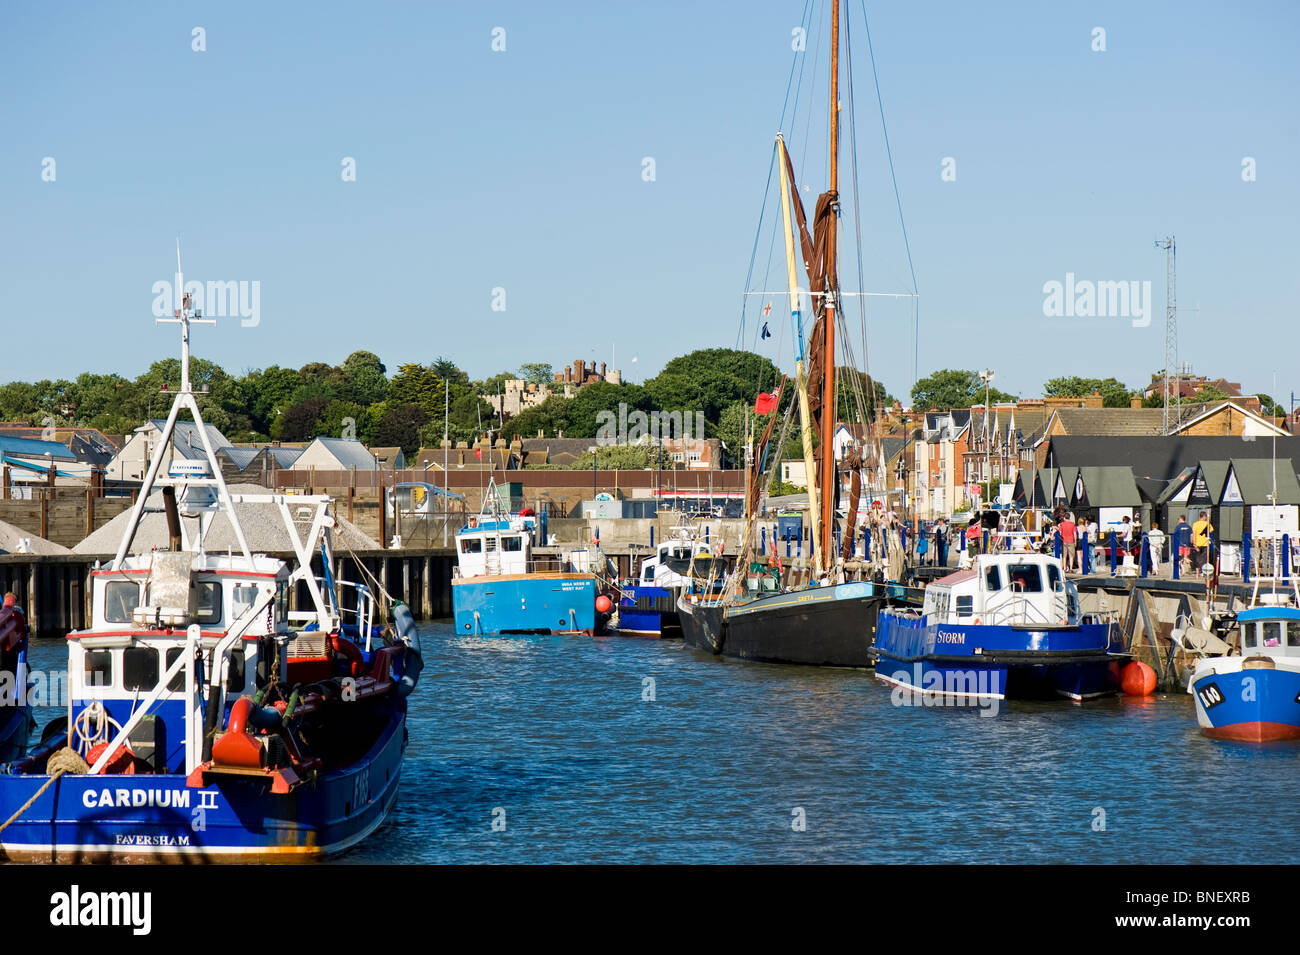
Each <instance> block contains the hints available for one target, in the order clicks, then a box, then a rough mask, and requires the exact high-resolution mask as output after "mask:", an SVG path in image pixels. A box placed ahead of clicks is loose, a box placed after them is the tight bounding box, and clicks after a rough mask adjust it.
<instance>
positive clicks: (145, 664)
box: [122, 647, 162, 690]
mask: <svg viewBox="0 0 1300 955" xmlns="http://www.w3.org/2000/svg"><path fill="white" fill-rule="evenodd" d="M161 675H162V674H160V673H159V672H158V651H157V650H155V649H154V648H153V647H127V649H125V650H123V651H122V686H123V687H124V688H126V689H128V690H152V689H153V688H154V687H155V686H157V685H158V677H159V676H161Z"/></svg>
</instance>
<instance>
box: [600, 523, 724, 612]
mask: <svg viewBox="0 0 1300 955" xmlns="http://www.w3.org/2000/svg"><path fill="white" fill-rule="evenodd" d="M673 529H674V530H676V531H677V535H676V536H675V537H670V538H668V539H667V540H664V541H661V542H660V543H659V545H658V546H657V547H656V548H655V552H654V553H653V554H651V555H650V556H649V557H646V558H645V559H644V560H643V561H642V562H641V572H640V574H639V575H638V576H637V577H636V579H635V581H632V582H629V583H628V584H626V585H625V586H624V587H623V588H622V589H621V592H620V595H619V601H618V632H619V633H625V634H632V635H634V636H649V637H661V638H664V637H680V636H681V635H682V627H681V621H680V618H679V614H678V610H677V596H678V593H679V592H680V591H681V590H682V589H683V588H685V587H687V586H688V584H689V582H690V579H691V573H692V570H693V569H694V568H693V567H692V560H694V561H695V563H697V564H698V565H699V566H700V567H701V568H703V567H704V566H705V564H707V563H708V562H709V561H710V560H711V558H712V555H711V554H710V552H709V551H710V545H709V542H708V541H706V540H704V539H703V538H700V537H698V535H694V534H692V533H691V529H690V528H689V527H676V528H673Z"/></svg>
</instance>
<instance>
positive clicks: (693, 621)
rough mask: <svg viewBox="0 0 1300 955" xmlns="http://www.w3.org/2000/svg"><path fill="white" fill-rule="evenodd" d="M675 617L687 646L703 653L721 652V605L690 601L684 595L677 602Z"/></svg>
mask: <svg viewBox="0 0 1300 955" xmlns="http://www.w3.org/2000/svg"><path fill="white" fill-rule="evenodd" d="M677 619H678V622H679V625H680V626H681V633H682V640H683V641H685V643H686V645H687V646H688V647H692V648H694V649H696V650H703V651H704V652H705V653H712V654H718V653H721V652H722V607H721V606H720V605H718V604H697V603H691V602H690V601H689V600H687V599H686V598H685V597H683V598H681V599H680V600H679V601H678V603H677Z"/></svg>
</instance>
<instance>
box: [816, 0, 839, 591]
mask: <svg viewBox="0 0 1300 955" xmlns="http://www.w3.org/2000/svg"><path fill="white" fill-rule="evenodd" d="M839 51H840V2H839V0H831V122H830V127H831V175H830V187H829V188H830V192H831V194H832V197H833V199H832V212H831V217H830V221H829V222H828V223H827V229H828V230H829V231H828V238H827V248H828V250H829V253H830V260H829V263H828V264H829V266H830V267H828V268H827V270H826V272H827V274H828V275H834V274H836V273H838V267H837V263H838V259H839V245H838V234H837V229H836V225H837V223H836V216H837V214H838V207H839V199H838V196H837V193H838V192H839V142H840V137H839V131H840V103H839V99H840V83H839V80H840V63H839ZM824 291H825V292H826V296H825V298H823V300H822V301H823V302H824V303H825V305H826V326H825V328H826V334H825V336H824V338H825V345H824V347H823V349H822V368H823V369H824V377H823V380H822V422H821V423H822V433H821V458H822V468H821V505H822V520H821V532H822V548H821V550H822V555H823V557H824V558H825V570H826V571H827V573H829V572H830V570H831V566H832V564H833V563H834V556H833V555H834V553H835V548H834V544H835V539H834V537H833V536H832V532H833V529H834V527H835V480H836V476H837V475H836V472H835V448H834V440H835V418H836V407H835V404H836V403H835V305H836V302H835V298H834V294H833V293H834V291H835V289H833V288H832V287H831V285H830V283H827V286H826V288H825V289H824Z"/></svg>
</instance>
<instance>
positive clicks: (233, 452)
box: [217, 448, 258, 471]
mask: <svg viewBox="0 0 1300 955" xmlns="http://www.w3.org/2000/svg"><path fill="white" fill-rule="evenodd" d="M257 452H258V449H257V448H222V449H221V450H220V451H218V452H217V453H218V454H219V455H224V456H225V457H226V458H228V459H229V460H230V463H231V464H233V465H234V466H235V467H237V468H239V470H241V471H242V470H244V468H246V467H248V466H249V465H250V464H252V463H253V458H255V457H257Z"/></svg>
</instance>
